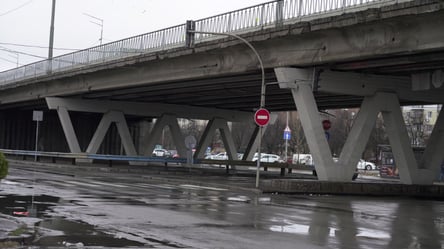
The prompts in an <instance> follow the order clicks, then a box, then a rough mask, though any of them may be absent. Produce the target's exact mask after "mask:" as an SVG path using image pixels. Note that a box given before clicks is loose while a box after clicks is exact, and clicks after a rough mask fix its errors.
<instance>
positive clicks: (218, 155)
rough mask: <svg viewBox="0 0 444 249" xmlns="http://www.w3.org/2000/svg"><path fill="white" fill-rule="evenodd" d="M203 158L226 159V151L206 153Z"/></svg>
mask: <svg viewBox="0 0 444 249" xmlns="http://www.w3.org/2000/svg"><path fill="white" fill-rule="evenodd" d="M205 159H211V160H228V155H227V152H221V153H218V154H216V155H208V156H206V157H205Z"/></svg>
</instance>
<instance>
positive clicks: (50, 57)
mask: <svg viewBox="0 0 444 249" xmlns="http://www.w3.org/2000/svg"><path fill="white" fill-rule="evenodd" d="M55 6H56V0H52V11H51V26H50V28H49V51H48V60H52V50H53V47H54V19H55Z"/></svg>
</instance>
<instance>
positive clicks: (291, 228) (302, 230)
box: [270, 224, 335, 237]
mask: <svg viewBox="0 0 444 249" xmlns="http://www.w3.org/2000/svg"><path fill="white" fill-rule="evenodd" d="M326 229H327V230H328V236H330V237H334V236H335V230H334V229H331V228H326ZM270 230H271V231H273V232H281V233H292V234H300V235H309V234H310V233H312V232H313V230H314V229H313V228H311V227H310V226H307V225H301V224H291V225H284V226H277V225H275V226H271V227H270Z"/></svg>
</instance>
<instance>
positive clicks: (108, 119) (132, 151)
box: [82, 111, 143, 165]
mask: <svg viewBox="0 0 444 249" xmlns="http://www.w3.org/2000/svg"><path fill="white" fill-rule="evenodd" d="M113 122H114V123H116V126H117V131H118V133H119V135H120V139H121V141H122V145H123V148H124V150H125V154H126V155H128V156H137V151H136V148H135V146H134V143H133V140H132V137H131V133H130V131H129V128H128V125H127V123H126V120H125V116H124V115H123V113H122V112H118V111H110V112H107V113H105V114H104V115H103V117H102V119H101V120H100V123H99V125H98V127H97V129H96V132H95V133H94V135H93V137H92V139H91V141H90V143H89V145H88V148H87V149H86V153H88V154H96V153H97V151H98V150H99V148H100V145H101V144H102V142H103V139H104V138H105V135H106V133H107V132H108V129H109V127H110V126H111V124H112V123H113ZM82 161H83V162H92V160H82ZM129 163H130V164H131V165H140V164H143V163H140V162H129Z"/></svg>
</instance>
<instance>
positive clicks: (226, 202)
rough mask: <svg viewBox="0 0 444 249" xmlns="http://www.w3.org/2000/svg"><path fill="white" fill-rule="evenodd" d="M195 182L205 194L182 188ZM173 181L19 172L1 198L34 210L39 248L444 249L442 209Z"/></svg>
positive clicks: (425, 203)
mask: <svg viewBox="0 0 444 249" xmlns="http://www.w3.org/2000/svg"><path fill="white" fill-rule="evenodd" d="M190 178H191V179H194V180H196V181H200V182H203V184H202V185H199V184H189V183H186V182H187V180H189V179H190ZM174 179H175V180H174V181H164V180H162V179H161V178H159V176H157V177H155V178H151V177H150V176H148V175H140V174H116V173H107V172H96V173H88V174H84V173H82V172H79V173H76V174H75V175H63V174H50V173H42V172H33V171H28V170H22V169H18V168H17V167H13V168H12V169H11V170H10V175H9V176H8V177H7V179H6V180H4V181H3V182H2V183H1V184H0V196H3V197H4V199H3V200H2V203H6V202H5V201H4V200H11V199H13V200H14V201H16V200H19V201H18V202H16V204H15V205H16V206H20V205H24V206H25V207H26V206H27V207H28V209H31V211H32V210H34V209H33V207H36V212H34V213H35V216H36V217H37V218H31V217H24V218H21V219H23V220H26V219H31V220H32V222H36V221H38V223H37V224H36V228H37V230H38V231H39V237H38V240H36V241H35V242H34V245H35V246H36V247H37V248H39V247H40V248H57V247H59V248H62V247H64V245H63V241H66V242H69V243H77V242H82V243H83V244H84V245H85V247H87V248H88V247H89V248H109V247H119V248H123V247H126V248H130V247H133V248H245V249H250V248H251V249H253V248H254V249H257V248H267V249H268V248H304V249H305V248H306V249H309V248H341V249H342V248H363V249H364V248H421V249H424V248H431V249H432V248H433V249H435V248H444V246H443V245H444V202H440V201H434V200H419V199H406V198H393V197H387V198H370V197H356V196H352V197H346V196H300V195H293V196H282V195H269V194H259V193H257V192H255V191H248V190H247V189H244V190H242V189H233V188H229V186H230V185H235V183H237V182H239V183H240V182H243V183H248V182H250V181H254V179H249V178H244V177H231V178H226V177H220V176H219V177H191V176H186V175H182V176H175V177H174ZM181 180H183V181H181ZM205 182H207V183H211V182H218V183H219V184H223V183H226V184H227V188H223V187H217V188H215V187H206V186H205ZM219 186H220V185H219ZM31 196H34V197H33V199H34V203H33V205H30V202H31ZM6 197H8V198H6ZM0 200H1V199H0ZM8 205H9V206H11V205H13V204H8ZM30 206H31V207H32V208H29V207H30ZM9 208H10V207H9ZM2 210H3V211H2V212H3V213H5V212H8V210H9V209H5V208H4V207H3V209H2ZM5 210H6V211H5ZM0 226H1V224H0ZM36 247H33V248H36Z"/></svg>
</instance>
